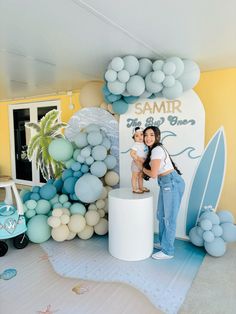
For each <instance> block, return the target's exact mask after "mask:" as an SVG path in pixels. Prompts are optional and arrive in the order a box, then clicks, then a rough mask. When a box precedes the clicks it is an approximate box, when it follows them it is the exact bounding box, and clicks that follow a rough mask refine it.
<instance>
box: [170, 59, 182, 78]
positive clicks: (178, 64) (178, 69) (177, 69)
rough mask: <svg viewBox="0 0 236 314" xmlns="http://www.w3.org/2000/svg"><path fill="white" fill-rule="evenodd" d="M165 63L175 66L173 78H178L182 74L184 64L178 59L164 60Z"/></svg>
mask: <svg viewBox="0 0 236 314" xmlns="http://www.w3.org/2000/svg"><path fill="white" fill-rule="evenodd" d="M166 62H171V63H174V64H175V71H174V73H173V74H172V75H173V76H174V78H178V77H179V76H180V75H181V74H183V72H184V63H183V60H181V59H180V58H179V57H170V58H167V59H166Z"/></svg>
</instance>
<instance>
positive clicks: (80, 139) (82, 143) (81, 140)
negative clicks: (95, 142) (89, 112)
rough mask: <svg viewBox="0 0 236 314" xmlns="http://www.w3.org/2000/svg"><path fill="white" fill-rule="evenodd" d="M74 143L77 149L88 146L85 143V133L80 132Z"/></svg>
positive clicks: (86, 142)
mask: <svg viewBox="0 0 236 314" xmlns="http://www.w3.org/2000/svg"><path fill="white" fill-rule="evenodd" d="M74 142H75V144H76V146H77V147H79V148H83V147H85V146H87V145H88V141H87V133H86V132H80V133H78V134H77V135H76V137H75V139H74Z"/></svg>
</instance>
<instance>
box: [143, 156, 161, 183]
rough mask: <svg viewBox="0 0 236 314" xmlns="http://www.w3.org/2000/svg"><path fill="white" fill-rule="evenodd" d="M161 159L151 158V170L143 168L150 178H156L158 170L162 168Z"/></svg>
mask: <svg viewBox="0 0 236 314" xmlns="http://www.w3.org/2000/svg"><path fill="white" fill-rule="evenodd" d="M160 164H161V159H153V160H151V170H148V169H146V168H143V173H145V174H146V175H148V176H149V177H150V178H153V179H155V178H156V177H157V175H158V170H159V168H160Z"/></svg>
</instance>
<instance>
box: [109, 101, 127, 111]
mask: <svg viewBox="0 0 236 314" xmlns="http://www.w3.org/2000/svg"><path fill="white" fill-rule="evenodd" d="M128 107H129V104H127V102H125V101H124V100H117V101H115V102H113V104H112V110H113V111H114V112H115V113H117V114H123V113H125V112H126V111H127V110H128Z"/></svg>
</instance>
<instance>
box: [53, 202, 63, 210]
mask: <svg viewBox="0 0 236 314" xmlns="http://www.w3.org/2000/svg"><path fill="white" fill-rule="evenodd" d="M52 208H53V209H55V208H62V204H61V203H55V204H53V205H52Z"/></svg>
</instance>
